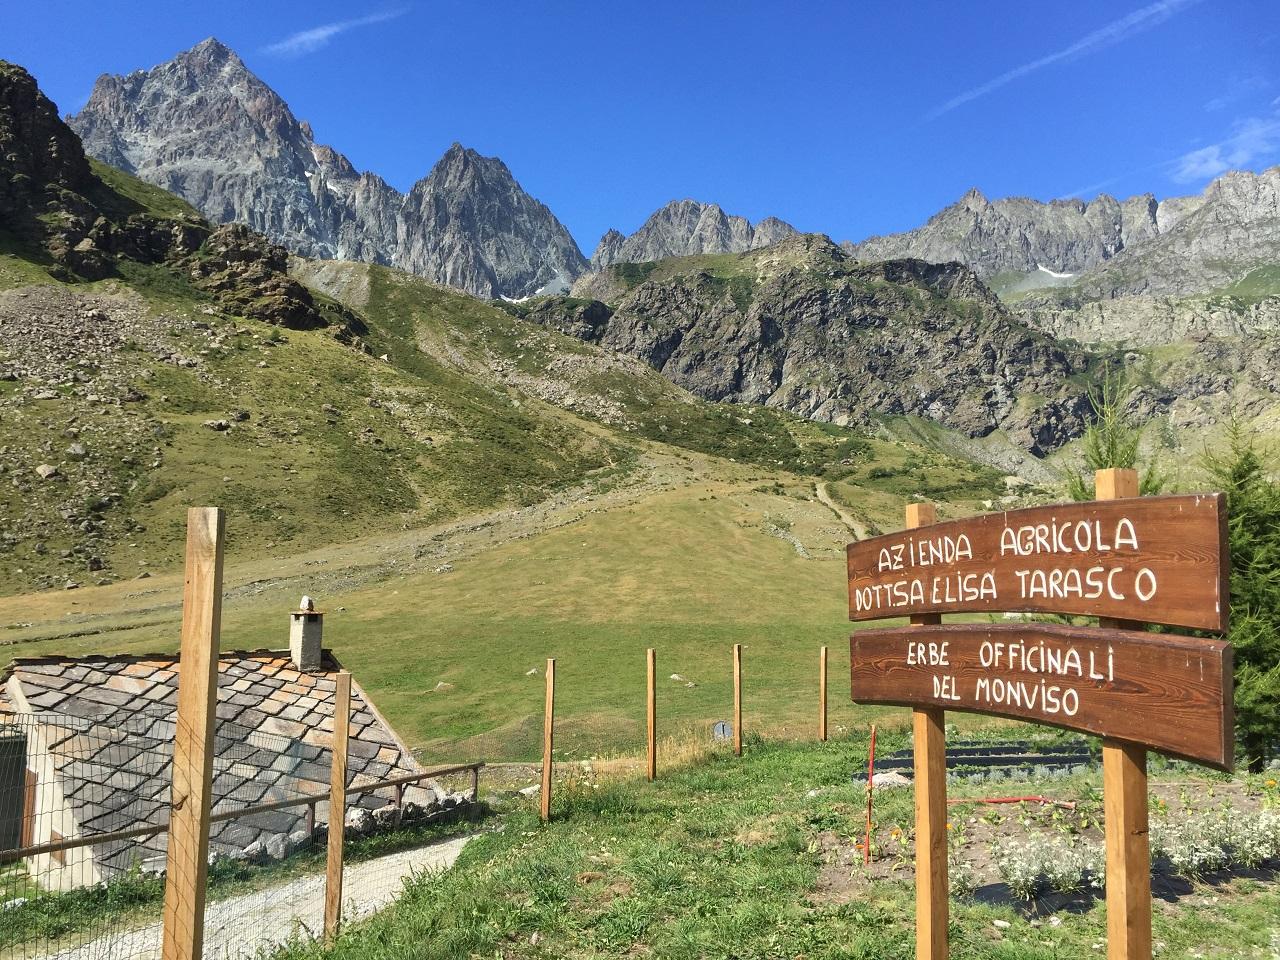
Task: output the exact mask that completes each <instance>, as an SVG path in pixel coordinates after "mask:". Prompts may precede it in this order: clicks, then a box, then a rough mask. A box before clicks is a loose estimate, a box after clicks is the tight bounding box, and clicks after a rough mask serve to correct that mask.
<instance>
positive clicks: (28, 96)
mask: <svg viewBox="0 0 1280 960" xmlns="http://www.w3.org/2000/svg"><path fill="white" fill-rule="evenodd" d="M0 229H2V230H3V231H4V232H6V233H7V234H9V235H10V236H11V237H12V238H13V239H15V240H17V241H19V242H21V243H26V244H30V245H34V246H36V247H39V248H41V249H42V250H43V252H44V253H45V254H46V255H47V256H48V257H49V258H50V259H51V260H52V261H53V263H54V267H53V270H52V272H53V273H55V274H56V275H57V276H60V277H63V278H67V279H70V278H73V277H75V276H79V277H83V278H87V279H99V278H102V277H106V276H110V275H111V274H112V273H113V272H114V269H115V259H116V257H119V256H125V257H128V258H130V259H135V260H139V261H141V262H148V263H149V262H155V261H159V260H164V259H170V258H173V257H178V256H183V255H186V254H188V253H190V252H191V251H193V250H194V249H195V248H196V247H198V246H199V245H200V243H201V242H202V241H203V239H204V237H205V236H206V235H207V233H208V229H207V225H205V224H204V223H203V222H201V221H199V220H198V219H196V218H192V219H161V218H157V217H153V216H149V215H148V214H146V213H144V212H142V208H141V207H140V206H139V205H138V204H137V203H136V202H133V201H130V200H128V199H127V198H125V197H122V196H120V195H118V194H116V193H114V192H113V191H111V190H110V189H109V188H108V187H106V186H105V185H104V184H103V183H102V182H101V181H100V180H99V179H98V178H97V177H96V176H94V175H93V172H92V170H91V168H90V165H89V161H88V159H87V158H86V157H85V155H84V151H83V149H81V146H80V141H79V140H78V139H77V138H76V135H75V133H74V132H72V131H71V130H70V129H69V128H68V127H67V125H66V124H65V123H63V122H62V120H61V119H59V117H58V110H57V107H56V106H54V104H53V103H52V101H50V100H49V99H48V97H46V96H45V95H44V94H43V93H42V92H41V91H40V88H39V87H38V85H37V84H36V82H35V80H34V79H33V78H32V77H31V75H30V74H29V73H27V72H26V71H25V70H23V69H22V68H21V67H18V66H15V65H13V64H10V63H6V62H4V61H0Z"/></svg>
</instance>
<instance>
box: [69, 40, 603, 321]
mask: <svg viewBox="0 0 1280 960" xmlns="http://www.w3.org/2000/svg"><path fill="white" fill-rule="evenodd" d="M70 122H71V125H72V127H73V128H74V129H75V130H76V131H77V132H78V133H79V134H80V136H81V138H82V139H83V141H84V144H85V149H86V151H87V152H88V153H89V154H90V155H91V156H94V157H97V158H98V159H100V160H102V161H104V162H106V163H110V164H112V165H113V166H116V167H119V168H121V169H123V170H126V171H129V172H131V173H134V174H136V175H137V176H139V177H141V178H142V179H143V180H146V181H148V182H149V183H154V184H156V185H158V186H161V187H164V188H165V189H166V190H170V191H172V192H174V193H176V194H178V195H179V196H182V197H184V198H185V199H187V200H188V201H189V202H191V203H192V204H193V205H194V206H195V207H196V208H197V209H199V210H200V211H202V212H203V213H204V214H205V215H206V216H208V217H209V218H210V219H211V220H214V221H216V222H237V223H244V224H247V225H248V226H250V227H252V228H253V229H254V230H257V231H259V232H261V233H263V234H265V235H266V236H268V237H269V238H271V239H272V240H274V241H276V242H277V243H280V244H282V245H284V246H285V247H287V248H288V249H290V250H292V251H294V252H296V253H299V254H301V255H304V256H309V257H319V258H337V259H346V260H362V261H366V262H371V263H381V264H390V265H394V266H399V267H402V268H404V269H406V270H409V271H411V272H414V273H418V274H420V275H422V276H425V277H427V278H428V279H432V280H436V281H438V282H441V283H447V284H450V285H452V286H456V287H458V288H459V289H462V290H466V291H467V292H469V293H472V294H475V295H476V296H481V297H497V296H509V297H522V296H526V295H528V294H531V293H535V292H537V291H539V290H541V289H543V288H545V287H552V288H553V289H559V288H560V287H561V286H568V284H569V283H571V282H572V280H573V279H574V278H575V277H576V276H577V275H578V274H580V273H581V272H582V271H583V270H584V269H585V268H586V260H585V259H584V258H583V256H582V253H581V252H580V251H579V250H578V247H577V245H576V244H575V243H574V241H573V238H572V237H571V236H570V235H569V232H568V231H567V230H566V229H565V228H564V226H563V225H562V224H561V223H560V222H559V221H558V220H556V218H555V217H554V215H552V213H551V211H550V210H548V209H547V208H546V207H545V206H544V205H542V204H541V203H539V202H538V201H536V200H534V199H533V198H532V197H530V196H529V195H528V194H527V193H525V192H524V190H522V189H521V188H520V185H519V184H518V183H517V182H516V181H515V179H514V178H513V177H512V175H511V172H510V170H508V169H507V167H506V165H505V164H503V163H502V161H500V160H498V159H496V158H487V157H481V156H480V155H479V154H478V153H476V152H475V151H474V150H469V149H466V148H464V147H462V146H461V145H460V144H457V143H455V144H454V145H453V146H451V147H450V148H449V150H448V151H447V152H446V153H445V154H444V156H443V157H442V158H441V159H440V161H439V162H438V163H437V164H436V165H435V167H434V168H433V169H432V170H431V172H430V174H429V175H428V176H427V177H425V178H424V179H423V180H421V181H419V182H418V183H417V184H416V185H415V186H414V187H413V188H412V189H411V190H410V192H409V194H408V195H407V196H404V195H401V194H400V193H399V192H398V191H396V190H395V189H393V188H392V187H390V186H389V185H388V184H387V183H386V182H385V181H383V180H382V179H381V178H380V177H378V176H377V175H375V174H372V173H368V172H365V173H360V172H358V171H357V170H356V169H355V167H354V166H353V165H352V164H351V162H350V161H349V160H348V159H347V158H346V157H345V156H343V155H342V154H341V153H339V152H338V151H337V150H335V149H333V148H332V147H329V146H325V145H322V144H317V143H316V142H315V138H314V134H313V132H312V130H311V128H310V126H309V125H308V124H306V123H304V122H300V121H298V120H297V118H295V117H294V115H293V113H292V112H291V111H290V110H289V107H288V105H287V104H286V103H285V101H284V100H283V99H282V98H281V97H280V96H279V95H278V94H277V93H276V92H275V91H274V90H272V89H271V88H270V87H269V86H267V85H266V84H265V83H263V82H262V81H261V80H260V79H259V78H258V77H256V76H255V75H254V74H253V73H252V72H251V71H250V70H249V69H248V68H247V67H246V66H245V64H244V62H243V61H242V60H241V59H240V58H239V57H238V56H236V54H235V53H234V52H232V51H231V50H230V49H229V48H228V47H226V46H225V45H224V44H222V43H220V42H218V41H217V40H215V39H212V38H210V39H208V40H205V41H203V42H202V43H200V44H197V45H196V46H195V47H193V48H192V49H190V50H187V51H185V52H183V53H180V54H179V55H178V56H176V57H175V58H174V59H173V60H171V61H169V62H167V63H164V64H161V65H159V66H157V67H155V68H153V69H152V70H149V71H141V70H140V71H136V72H134V73H131V74H129V75H128V76H123V77H121V76H110V75H104V76H102V77H100V78H99V79H98V81H97V83H96V84H95V86H94V90H93V94H92V96H90V98H89V102H88V103H87V104H86V105H85V107H84V109H83V110H82V111H81V112H80V113H79V114H77V115H76V116H75V117H72V118H71V121H70Z"/></svg>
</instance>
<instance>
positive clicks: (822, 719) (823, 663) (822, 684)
mask: <svg viewBox="0 0 1280 960" xmlns="http://www.w3.org/2000/svg"><path fill="white" fill-rule="evenodd" d="M818 739H819V740H821V741H822V742H824V743H825V742H826V740H827V648H826V647H823V648H822V649H821V650H819V651H818Z"/></svg>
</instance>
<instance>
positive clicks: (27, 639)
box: [0, 450, 752, 656]
mask: <svg viewBox="0 0 1280 960" xmlns="http://www.w3.org/2000/svg"><path fill="white" fill-rule="evenodd" d="M751 477H752V474H751V473H750V470H749V468H747V467H743V468H736V467H728V468H726V466H725V465H724V463H723V461H715V460H713V459H711V458H707V457H702V456H700V455H696V454H690V455H684V456H673V455H670V454H666V453H663V452H660V451H657V450H648V451H645V452H643V453H642V454H641V455H640V458H639V462H638V463H637V464H636V465H635V466H634V467H633V468H632V469H630V470H629V471H628V472H627V473H626V474H624V475H621V476H619V475H618V474H616V473H612V474H605V475H602V476H601V477H600V478H596V479H588V480H587V481H586V482H585V483H583V484H580V485H578V486H575V487H572V488H569V489H566V490H562V491H560V492H558V493H555V494H553V495H552V496H550V497H548V498H547V499H546V500H543V501H541V502H540V503H537V504H533V505H531V506H528V507H507V508H501V509H497V510H491V511H488V512H486V513H482V514H477V515H473V516H469V517H465V518H462V519H458V520H454V521H450V522H447V523H441V524H434V525H430V526H423V527H414V528H409V529H404V530H401V531H398V532H391V533H383V534H379V535H377V536H373V537H367V538H364V539H361V540H354V541H350V542H347V543H339V544H329V545H326V546H323V547H319V548H317V549H315V550H312V551H308V552H306V553H300V554H295V555H291V556H287V557H283V556H282V557H267V558H263V559H260V560H249V561H240V562H237V563H233V564H231V565H229V566H228V568H227V570H226V573H225V583H226V588H225V592H224V606H226V607H233V606H234V605H236V604H238V603H243V602H245V601H250V600H252V601H258V600H261V599H262V598H264V597H270V598H272V602H273V603H278V604H279V606H280V609H282V610H288V609H292V608H293V607H294V606H296V604H297V602H298V597H300V596H302V595H303V594H304V593H306V594H311V595H316V596H322V597H323V596H335V595H338V594H341V593H347V592H350V591H354V590H357V589H359V588H361V587H364V586H367V585H371V584H375V583H384V582H386V581H388V580H392V579H398V578H401V577H404V576H408V575H411V574H414V573H424V572H430V571H433V570H436V571H441V572H444V571H446V570H448V569H449V565H450V564H452V563H455V562H457V561H461V560H466V559H468V558H470V557H474V556H476V555H477V554H481V553H484V552H486V551H488V550H492V549H494V548H496V547H500V546H502V545H503V544H506V543H510V542H513V541H516V540H526V539H529V538H532V537H536V536H538V535H540V534H543V533H547V532H548V531H551V530H555V529H558V528H560V527H565V526H568V525H570V524H574V523H577V522H579V521H581V520H582V519H583V518H584V517H586V516H588V515H589V514H593V513H602V512H605V511H609V510H616V509H620V508H624V507H627V506H631V505H633V504H635V503H638V502H640V501H642V500H644V499H646V498H649V497H652V496H654V495H656V494H658V493H661V492H664V491H669V490H676V489H682V488H687V487H693V486H700V487H705V488H707V489H708V491H713V490H714V491H716V492H718V493H720V494H721V495H724V494H725V493H726V492H731V491H733V490H739V489H749V487H748V484H749V482H750V479H751ZM277 597H278V600H277V599H275V598H277ZM69 607H71V608H78V609H71V610H69V609H68V608H69ZM181 609H182V577H181V571H180V570H174V571H172V572H169V573H164V574H157V575H156V576H154V577H152V578H151V579H148V580H144V581H136V580H130V581H123V582H119V583H115V584H111V585H110V586H105V587H94V588H89V589H81V590H79V591H77V592H76V595H75V597H74V598H71V597H68V596H67V595H66V594H65V593H64V592H62V591H44V592H41V593H35V594H25V595H18V596H12V597H3V598H0V624H8V625H9V629H7V630H5V631H4V633H3V635H0V651H5V648H8V650H7V654H8V655H11V656H20V655H22V647H23V646H24V645H26V644H30V643H37V642H42V641H54V640H69V639H74V638H78V637H87V636H107V635H111V634H119V633H127V632H128V631H130V630H133V629H136V628H140V627H155V626H158V625H162V624H165V623H170V622H174V623H176V621H177V620H178V618H179V616H180V614H181ZM80 611H83V612H80Z"/></svg>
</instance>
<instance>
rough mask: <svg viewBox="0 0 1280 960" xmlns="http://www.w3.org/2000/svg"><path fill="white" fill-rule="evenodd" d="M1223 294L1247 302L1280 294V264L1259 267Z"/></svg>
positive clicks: (1226, 289) (1222, 293)
mask: <svg viewBox="0 0 1280 960" xmlns="http://www.w3.org/2000/svg"><path fill="white" fill-rule="evenodd" d="M1221 295H1223V296H1228V297H1235V298H1236V299H1238V300H1242V301H1244V302H1245V303H1257V302H1258V301H1259V300H1264V299H1266V298H1267V297H1274V296H1277V295H1280V265H1277V264H1270V265H1268V266H1265V267H1258V268H1257V269H1256V270H1251V271H1250V272H1249V273H1248V274H1246V275H1245V276H1244V277H1242V278H1241V279H1240V280H1237V281H1236V282H1235V283H1233V284H1231V286H1229V287H1226V288H1225V289H1224V290H1222V291H1221Z"/></svg>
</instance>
